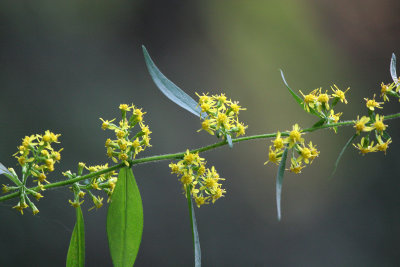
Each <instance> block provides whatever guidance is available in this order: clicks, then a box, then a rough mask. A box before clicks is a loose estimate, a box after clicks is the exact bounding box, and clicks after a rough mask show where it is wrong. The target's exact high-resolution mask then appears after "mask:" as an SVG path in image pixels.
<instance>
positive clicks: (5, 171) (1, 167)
mask: <svg viewBox="0 0 400 267" xmlns="http://www.w3.org/2000/svg"><path fill="white" fill-rule="evenodd" d="M1 174H8V175H11V176H13V174H12V173H11V172H10V171H9V170H8V169H7V168H6V167H5V166H4V165H3V164H1V163H0V175H1Z"/></svg>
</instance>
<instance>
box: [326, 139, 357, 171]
mask: <svg viewBox="0 0 400 267" xmlns="http://www.w3.org/2000/svg"><path fill="white" fill-rule="evenodd" d="M357 136H358V134H354V135H353V136H351V137H350V139H349V140H348V141H347V143H346V144H345V145H344V147H343V148H342V150H341V151H340V153H339V156H338V157H337V159H336V161H335V165H334V166H333V172H332V174H331V178H332V177H333V175H334V174H335V172H336V169H337V167H338V165H339V162H340V159H341V158H342V156H343V154H344V152H345V151H346V149H347V148H348V147H349V146H350V145H351V142H353V140H354V139H355V138H356V137H357Z"/></svg>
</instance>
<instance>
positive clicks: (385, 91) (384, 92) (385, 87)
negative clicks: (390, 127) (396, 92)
mask: <svg viewBox="0 0 400 267" xmlns="http://www.w3.org/2000/svg"><path fill="white" fill-rule="evenodd" d="M395 87H396V84H395V83H391V84H388V85H386V84H384V83H381V97H382V98H383V101H388V102H389V97H388V96H387V94H391V93H393V91H392V90H393V89H394V88H395Z"/></svg>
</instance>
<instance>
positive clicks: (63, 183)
mask: <svg viewBox="0 0 400 267" xmlns="http://www.w3.org/2000/svg"><path fill="white" fill-rule="evenodd" d="M396 118H400V113H395V114H391V115H387V116H385V117H384V120H385V121H386V120H390V119H396ZM351 125H354V121H342V122H337V123H330V124H324V125H321V126H316V127H310V128H306V129H303V130H302V131H301V132H302V133H310V132H314V131H316V130H321V129H327V128H332V127H342V126H351ZM288 135H289V132H282V133H281V136H288ZM276 136H277V133H270V134H259V135H251V136H245V137H240V138H234V139H232V142H233V143H239V142H243V141H248V140H255V139H268V138H274V137H276ZM227 144H228V142H227V141H226V140H224V141H221V142H218V143H215V144H212V145H208V146H204V147H200V148H197V149H193V150H191V151H190V152H191V153H197V152H205V151H208V150H212V149H214V148H217V147H221V146H224V145H227ZM184 154H185V152H180V153H172V154H164V155H158V156H151V157H146V158H140V159H134V160H131V161H129V164H130V166H131V167H132V166H133V165H137V164H142V163H146V162H155V161H162V160H167V159H181V158H183V156H184ZM125 166H126V165H125V163H124V162H121V163H119V164H116V165H114V166H111V167H109V168H107V169H103V170H100V171H97V172H92V173H89V174H87V175H83V176H77V177H75V178H73V179H68V180H64V181H60V182H55V183H51V184H46V185H44V186H42V189H51V188H56V187H61V186H67V185H71V184H73V183H76V182H79V181H82V180H87V179H90V178H92V177H95V176H99V175H101V174H105V173H108V172H111V171H115V170H119V169H121V168H123V167H125ZM24 189H25V188H24ZM40 190H41V188H40V187H38V186H36V187H32V188H26V192H27V193H29V194H34V193H36V192H38V191H40ZM19 195H20V192H19V191H16V192H13V193H10V194H7V195H5V196H2V197H0V202H2V201H5V200H8V199H11V198H15V197H17V196H19Z"/></svg>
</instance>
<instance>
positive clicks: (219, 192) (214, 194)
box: [211, 187, 226, 203]
mask: <svg viewBox="0 0 400 267" xmlns="http://www.w3.org/2000/svg"><path fill="white" fill-rule="evenodd" d="M224 193H226V191H225V189H222V188H220V187H217V188H215V189H214V190H212V195H211V198H212V203H215V201H216V200H218V199H219V198H221V197H223V196H224V195H223V194H224Z"/></svg>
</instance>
